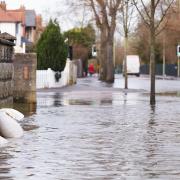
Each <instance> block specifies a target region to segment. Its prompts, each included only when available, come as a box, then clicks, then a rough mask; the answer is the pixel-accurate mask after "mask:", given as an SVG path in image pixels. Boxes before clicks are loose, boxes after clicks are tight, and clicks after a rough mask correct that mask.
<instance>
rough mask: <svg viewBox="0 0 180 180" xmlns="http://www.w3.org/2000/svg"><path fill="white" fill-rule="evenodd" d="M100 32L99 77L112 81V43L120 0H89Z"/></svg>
mask: <svg viewBox="0 0 180 180" xmlns="http://www.w3.org/2000/svg"><path fill="white" fill-rule="evenodd" d="M89 2H90V7H91V8H92V10H93V13H94V16H95V21H96V25H97V27H98V28H99V29H100V33H101V40H100V42H101V44H100V51H101V52H100V54H101V57H100V65H101V66H100V79H101V80H104V81H106V82H114V64H113V43H114V32H115V29H116V18H117V13H118V11H119V8H120V7H121V5H122V0H113V1H112V0H89Z"/></svg>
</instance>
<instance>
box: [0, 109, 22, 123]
mask: <svg viewBox="0 0 180 180" xmlns="http://www.w3.org/2000/svg"><path fill="white" fill-rule="evenodd" d="M1 111H3V112H6V113H7V115H9V116H11V117H12V118H13V119H15V120H16V121H20V120H22V119H23V118H24V115H23V114H22V113H20V112H19V111H17V110H15V109H12V108H2V109H0V112H1Z"/></svg>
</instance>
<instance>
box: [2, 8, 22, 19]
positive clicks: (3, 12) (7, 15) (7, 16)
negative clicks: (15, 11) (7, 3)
mask: <svg viewBox="0 0 180 180" xmlns="http://www.w3.org/2000/svg"><path fill="white" fill-rule="evenodd" d="M18 21H19V20H18V19H17V18H16V17H15V16H13V15H12V14H11V13H8V12H7V11H4V10H2V9H0V22H18Z"/></svg>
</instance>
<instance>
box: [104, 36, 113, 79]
mask: <svg viewBox="0 0 180 180" xmlns="http://www.w3.org/2000/svg"><path fill="white" fill-rule="evenodd" d="M113 40H114V36H113V35H112V33H110V35H108V40H107V64H106V66H107V75H106V82H109V83H113V82H114V63H113V57H114V56H113Z"/></svg>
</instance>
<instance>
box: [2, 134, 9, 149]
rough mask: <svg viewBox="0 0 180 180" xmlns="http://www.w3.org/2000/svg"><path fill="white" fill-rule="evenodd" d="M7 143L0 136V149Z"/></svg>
mask: <svg viewBox="0 0 180 180" xmlns="http://www.w3.org/2000/svg"><path fill="white" fill-rule="evenodd" d="M7 143H8V141H7V140H6V139H4V138H3V137H1V136H0V147H2V146H4V145H5V144H7Z"/></svg>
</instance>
